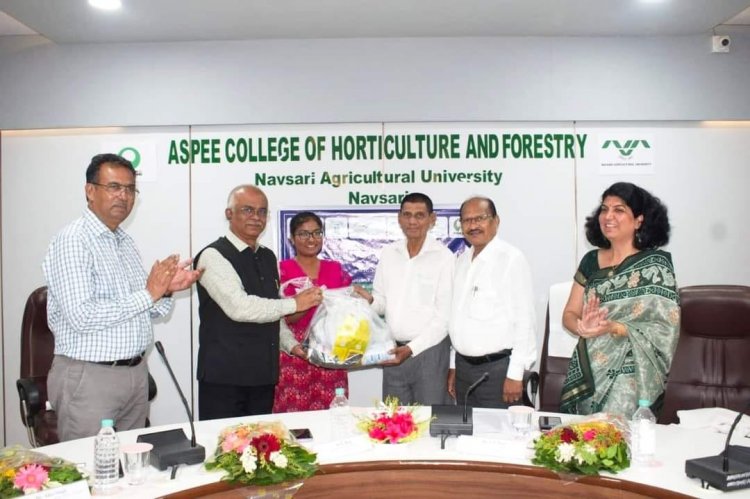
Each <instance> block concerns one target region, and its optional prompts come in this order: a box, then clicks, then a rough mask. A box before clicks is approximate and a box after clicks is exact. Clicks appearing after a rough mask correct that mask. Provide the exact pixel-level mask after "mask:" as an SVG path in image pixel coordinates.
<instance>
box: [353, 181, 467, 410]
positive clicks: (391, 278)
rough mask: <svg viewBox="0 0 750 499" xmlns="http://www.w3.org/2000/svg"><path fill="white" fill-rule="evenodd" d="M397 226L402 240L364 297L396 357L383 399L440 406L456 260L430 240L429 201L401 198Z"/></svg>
mask: <svg viewBox="0 0 750 499" xmlns="http://www.w3.org/2000/svg"><path fill="white" fill-rule="evenodd" d="M398 223H399V226H400V227H401V230H402V231H403V233H404V236H405V237H406V239H404V240H401V241H396V242H395V243H393V244H391V245H390V246H387V247H385V248H383V251H382V253H381V254H380V260H379V261H378V266H377V268H376V270H375V279H374V282H373V289H372V295H369V293H367V292H366V291H364V290H361V291H360V294H362V295H363V296H365V298H367V299H368V300H369V301H370V303H371V304H372V307H373V308H374V309H375V311H376V312H377V313H378V314H381V315H383V314H384V315H385V320H386V322H387V323H388V326H389V327H390V329H391V331H392V332H393V336H394V339H395V340H396V348H395V349H394V350H393V351H392V352H391V353H392V354H394V355H395V358H394V359H393V360H390V361H386V362H384V363H383V364H382V365H383V399H385V398H386V397H388V396H394V397H398V399H399V402H400V403H402V404H424V405H431V404H443V403H445V401H446V398H447V397H446V390H447V387H446V380H447V375H448V365H449V358H450V343H449V341H448V311H449V309H450V301H451V289H452V281H453V278H452V274H453V264H454V261H455V257H454V255H453V253H452V252H451V251H450V250H449V249H448V248H446V247H445V246H444V245H442V244H441V243H440V242H438V241H437V240H435V239H433V238H430V237H428V236H429V231H430V229H431V228H432V227H433V226H434V225H435V213H434V212H433V211H432V200H431V199H430V198H429V197H428V196H426V195H425V194H422V193H418V192H412V193H410V194H407V195H406V196H404V198H403V200H402V201H401V208H400V210H399V213H398Z"/></svg>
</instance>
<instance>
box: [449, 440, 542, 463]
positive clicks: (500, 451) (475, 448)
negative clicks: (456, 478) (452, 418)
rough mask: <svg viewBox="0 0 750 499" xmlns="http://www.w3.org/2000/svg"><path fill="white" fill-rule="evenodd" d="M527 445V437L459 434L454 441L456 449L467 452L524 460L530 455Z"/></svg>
mask: <svg viewBox="0 0 750 499" xmlns="http://www.w3.org/2000/svg"><path fill="white" fill-rule="evenodd" d="M528 445H529V438H523V439H515V438H509V437H506V436H477V435H461V436H459V437H458V441H457V442H456V450H457V451H458V452H465V453H467V454H481V455H485V456H494V457H501V458H504V459H508V460H510V461H521V462H525V461H526V460H528V458H529V456H530V450H529V447H528Z"/></svg>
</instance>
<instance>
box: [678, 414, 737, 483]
mask: <svg viewBox="0 0 750 499" xmlns="http://www.w3.org/2000/svg"><path fill="white" fill-rule="evenodd" d="M748 410H750V403H749V404H748V405H747V406H745V408H744V409H742V410H741V411H739V413H738V414H737V417H736V418H734V422H733V423H732V426H731V427H730V428H729V433H728V434H727V441H726V442H725V443H724V452H722V453H721V454H719V455H718V456H709V457H701V458H697V459H688V460H687V461H685V474H686V475H687V476H688V477H690V478H700V479H701V486H702V487H703V488H704V489H707V488H709V487H714V488H716V489H720V490H723V491H727V490H738V489H746V488H750V447H744V446H741V445H729V442H730V441H731V440H732V435H734V430H735V429H736V428H737V425H738V424H739V422H740V420H741V419H742V416H743V415H744V414H745V413H746V412H748Z"/></svg>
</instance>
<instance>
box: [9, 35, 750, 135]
mask: <svg viewBox="0 0 750 499" xmlns="http://www.w3.org/2000/svg"><path fill="white" fill-rule="evenodd" d="M732 36H733V40H732V51H731V52H730V53H729V54H712V53H710V36H709V35H708V34H706V35H696V36H684V37H653V38H651V37H646V38H628V37H599V38H593V37H566V38H555V37H525V38H524V37H508V38H440V39H429V38H421V39H355V40H351V39H341V40H338V39H331V40H263V41H241V42H196V43H164V44H110V45H64V46H55V45H52V44H49V43H45V42H43V41H40V40H38V39H35V37H4V38H5V39H3V40H0V129H18V128H54V127H78V126H110V125H118V126H121V125H130V126H147V125H186V124H235V123H326V122H338V123H341V122H379V121H419V122H424V121H436V120H437V121H464V120H465V121H484V120H490V121H527V120H528V121H556V120H604V121H607V120H618V121H622V120H708V119H712V120H719V119H748V118H750V99H748V98H747V89H748V88H750V35H748V34H733V35H732ZM8 38H10V39H8Z"/></svg>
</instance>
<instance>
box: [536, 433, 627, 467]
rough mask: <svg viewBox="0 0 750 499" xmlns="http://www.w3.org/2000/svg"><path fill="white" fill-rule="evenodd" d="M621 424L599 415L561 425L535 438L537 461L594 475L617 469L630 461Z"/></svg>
mask: <svg viewBox="0 0 750 499" xmlns="http://www.w3.org/2000/svg"><path fill="white" fill-rule="evenodd" d="M620 426H622V425H621V424H619V422H618V421H616V420H607V419H603V420H602V419H598V420H596V419H595V420H591V421H585V422H580V423H573V424H570V425H567V426H558V427H557V428H553V429H552V430H550V431H548V432H545V433H543V434H542V436H541V437H539V438H538V439H537V440H535V441H534V458H533V459H532V460H531V462H532V463H534V464H539V465H542V466H544V467H546V468H549V469H551V470H553V471H562V472H573V473H582V474H584V475H595V474H597V473H598V472H599V471H601V470H604V471H609V472H611V473H617V472H618V471H622V470H624V469H625V468H627V467H628V466H629V465H630V459H629V457H628V446H627V442H626V440H625V437H624V434H623V431H622V429H621V428H619V427H620Z"/></svg>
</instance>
